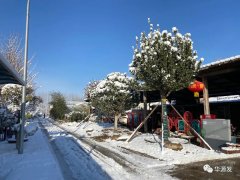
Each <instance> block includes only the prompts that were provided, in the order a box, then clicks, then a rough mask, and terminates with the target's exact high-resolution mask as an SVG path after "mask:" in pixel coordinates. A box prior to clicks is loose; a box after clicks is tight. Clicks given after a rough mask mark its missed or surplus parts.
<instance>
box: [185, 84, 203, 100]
mask: <svg viewBox="0 0 240 180" xmlns="http://www.w3.org/2000/svg"><path fill="white" fill-rule="evenodd" d="M203 88H204V84H203V83H202V82H200V81H196V80H195V81H194V82H193V83H191V84H190V86H188V90H189V91H192V92H193V93H194V97H196V98H198V97H199V92H201V91H202V90H203Z"/></svg>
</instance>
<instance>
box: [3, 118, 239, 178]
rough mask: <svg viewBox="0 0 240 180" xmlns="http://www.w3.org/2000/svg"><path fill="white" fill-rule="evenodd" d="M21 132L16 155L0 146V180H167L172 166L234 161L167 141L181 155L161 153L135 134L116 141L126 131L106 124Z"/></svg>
mask: <svg viewBox="0 0 240 180" xmlns="http://www.w3.org/2000/svg"><path fill="white" fill-rule="evenodd" d="M38 121H39V123H40V126H39V127H38V128H36V127H37V126H38ZM42 128H44V129H43V131H42V130H41V129H42ZM27 129H28V131H29V132H35V134H34V135H33V136H29V140H28V141H27V142H25V143H24V153H23V154H22V155H19V154H17V150H16V147H15V146H16V145H15V144H9V143H7V142H0V179H7V180H8V179H10V180H11V179H14V180H15V179H24V180H28V179H35V180H38V179H139V178H140V179H159V178H161V179H173V177H171V176H170V175H169V174H168V172H169V171H171V169H173V168H174V166H175V165H176V164H185V163H190V162H196V161H203V160H211V159H212V160H213V159H224V158H231V157H240V154H231V155H229V154H223V153H218V152H215V151H209V150H207V149H204V148H201V147H198V146H195V145H192V144H190V143H188V141H186V140H184V139H179V138H170V140H171V141H172V142H179V143H181V144H182V146H183V149H182V150H181V151H173V150H171V149H167V148H164V154H162V149H161V140H160V138H159V137H158V136H157V135H153V134H141V133H138V135H137V137H135V138H134V139H133V140H132V141H131V142H129V143H126V142H125V141H118V140H120V139H126V137H128V136H130V134H131V133H132V132H131V131H129V130H128V129H126V128H119V129H118V130H117V131H114V130H113V124H109V123H96V122H85V123H81V124H80V123H62V124H58V123H56V122H54V121H52V120H51V119H39V120H37V121H31V122H30V123H28V128H27ZM37 129H38V130H37ZM30 134H33V133H30ZM46 135H47V136H48V137H47V136H46Z"/></svg>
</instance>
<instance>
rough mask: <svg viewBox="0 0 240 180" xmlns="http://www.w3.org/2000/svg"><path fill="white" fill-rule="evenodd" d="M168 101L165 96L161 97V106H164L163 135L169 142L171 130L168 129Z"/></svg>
mask: <svg viewBox="0 0 240 180" xmlns="http://www.w3.org/2000/svg"><path fill="white" fill-rule="evenodd" d="M166 102H167V99H166V97H165V96H163V95H161V106H162V132H163V133H162V135H163V139H164V141H168V137H169V129H168V118H167V105H166Z"/></svg>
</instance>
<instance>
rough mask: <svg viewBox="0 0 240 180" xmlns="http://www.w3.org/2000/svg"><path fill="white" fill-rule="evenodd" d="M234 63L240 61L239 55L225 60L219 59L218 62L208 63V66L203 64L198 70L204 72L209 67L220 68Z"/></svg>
mask: <svg viewBox="0 0 240 180" xmlns="http://www.w3.org/2000/svg"><path fill="white" fill-rule="evenodd" d="M236 61H240V55H237V56H233V57H229V58H225V59H220V60H216V61H213V62H211V63H208V64H204V65H202V66H201V69H200V70H206V69H209V68H210V67H216V66H221V65H223V64H228V63H232V62H236Z"/></svg>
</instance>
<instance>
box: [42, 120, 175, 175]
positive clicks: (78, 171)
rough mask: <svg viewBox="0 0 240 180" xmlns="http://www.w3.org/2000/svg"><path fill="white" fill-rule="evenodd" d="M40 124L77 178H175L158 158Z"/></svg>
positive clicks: (56, 126) (45, 121)
mask: <svg viewBox="0 0 240 180" xmlns="http://www.w3.org/2000/svg"><path fill="white" fill-rule="evenodd" d="M40 123H41V124H42V125H43V126H44V128H45V129H46V131H47V132H48V135H49V138H50V140H51V141H52V142H54V144H55V145H56V147H57V151H58V152H57V153H58V154H60V156H59V155H58V156H57V157H58V158H60V164H62V167H66V165H64V163H66V164H67V166H68V168H69V171H71V176H72V178H73V179H137V178H138V179H139V177H141V179H159V178H160V177H161V178H164V179H173V178H172V177H171V176H169V175H167V174H166V173H165V171H166V170H167V169H169V168H170V166H169V167H167V168H166V167H165V164H163V163H162V162H161V160H159V159H157V158H154V157H151V156H148V155H146V154H142V153H138V152H135V151H132V150H130V149H128V148H124V147H121V146H117V147H106V146H104V145H102V144H100V143H97V142H95V141H93V140H91V139H89V138H86V137H84V136H80V135H78V134H77V133H74V132H69V131H67V130H66V129H64V128H63V127H61V128H60V127H59V125H58V124H56V123H54V124H53V123H52V122H50V121H48V120H46V119H45V120H44V119H42V120H41V121H40ZM55 151H56V149H55ZM63 160H64V163H61V161H63ZM62 169H63V168H62ZM67 174H69V173H67Z"/></svg>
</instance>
